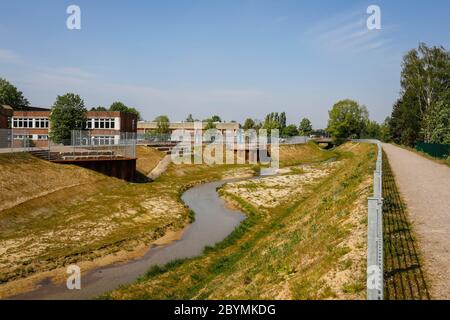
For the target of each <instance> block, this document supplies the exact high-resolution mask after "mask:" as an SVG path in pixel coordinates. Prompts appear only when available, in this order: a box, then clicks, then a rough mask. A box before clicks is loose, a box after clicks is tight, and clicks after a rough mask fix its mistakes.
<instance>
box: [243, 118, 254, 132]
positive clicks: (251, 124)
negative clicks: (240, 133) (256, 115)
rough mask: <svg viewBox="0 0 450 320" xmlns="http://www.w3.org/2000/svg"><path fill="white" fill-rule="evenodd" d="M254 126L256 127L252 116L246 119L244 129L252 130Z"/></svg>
mask: <svg viewBox="0 0 450 320" xmlns="http://www.w3.org/2000/svg"><path fill="white" fill-rule="evenodd" d="M254 128H255V121H254V120H253V119H251V118H247V119H245V122H244V127H243V129H244V130H250V129H254Z"/></svg>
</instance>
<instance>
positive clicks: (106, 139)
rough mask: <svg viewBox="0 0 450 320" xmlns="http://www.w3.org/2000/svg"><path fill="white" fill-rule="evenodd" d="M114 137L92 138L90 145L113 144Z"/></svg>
mask: <svg viewBox="0 0 450 320" xmlns="http://www.w3.org/2000/svg"><path fill="white" fill-rule="evenodd" d="M114 140H115V139H114V136H95V137H92V143H93V144H95V145H110V144H114Z"/></svg>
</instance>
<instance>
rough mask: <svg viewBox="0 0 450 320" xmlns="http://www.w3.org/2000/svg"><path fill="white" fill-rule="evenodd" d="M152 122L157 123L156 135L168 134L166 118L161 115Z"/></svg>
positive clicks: (168, 127) (168, 125) (168, 126)
mask: <svg viewBox="0 0 450 320" xmlns="http://www.w3.org/2000/svg"><path fill="white" fill-rule="evenodd" d="M154 121H155V122H156V123H157V124H156V125H157V129H156V133H158V134H168V133H170V120H169V117H168V116H165V115H162V116H159V117H156V118H155V120H154Z"/></svg>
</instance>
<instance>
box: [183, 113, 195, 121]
mask: <svg viewBox="0 0 450 320" xmlns="http://www.w3.org/2000/svg"><path fill="white" fill-rule="evenodd" d="M185 121H186V122H194V117H193V116H192V114H191V113H189V115H188V116H187V118H186V120H185Z"/></svg>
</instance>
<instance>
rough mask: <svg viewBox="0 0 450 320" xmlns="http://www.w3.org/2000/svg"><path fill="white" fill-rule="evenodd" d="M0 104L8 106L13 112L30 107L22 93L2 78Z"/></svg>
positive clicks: (0, 79) (0, 82) (0, 80)
mask: <svg viewBox="0 0 450 320" xmlns="http://www.w3.org/2000/svg"><path fill="white" fill-rule="evenodd" d="M0 104H4V105H8V106H10V107H12V108H13V109H15V110H21V109H23V107H28V106H29V105H30V104H29V102H28V100H27V99H26V98H25V97H24V96H23V93H22V92H21V91H19V90H17V88H16V87H15V86H13V85H12V84H11V83H10V82H8V81H7V80H6V79H3V78H0Z"/></svg>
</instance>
